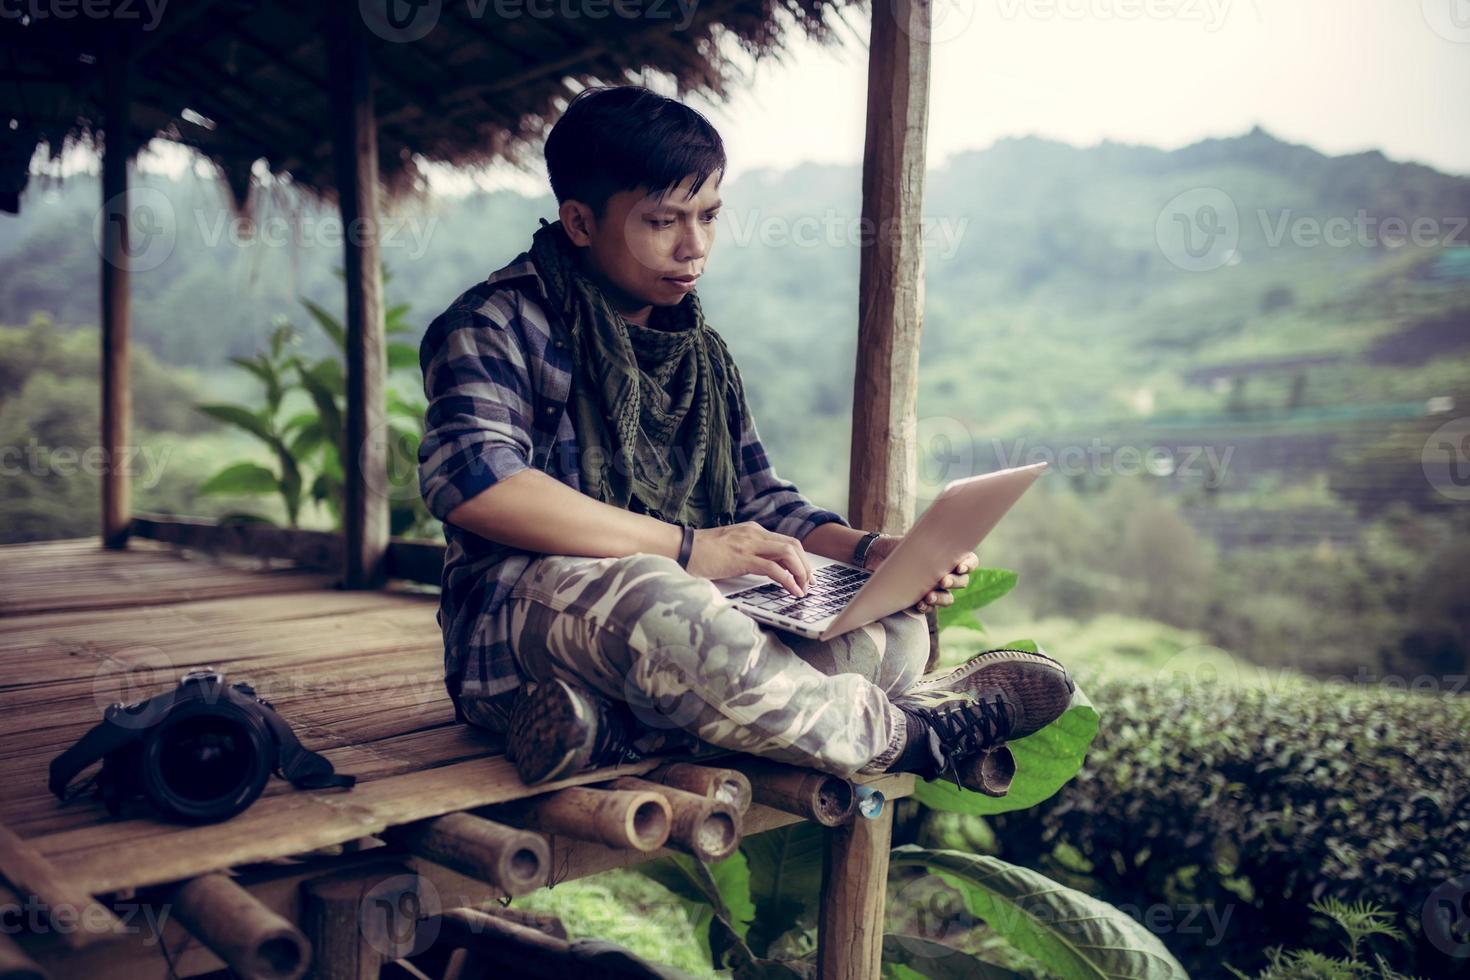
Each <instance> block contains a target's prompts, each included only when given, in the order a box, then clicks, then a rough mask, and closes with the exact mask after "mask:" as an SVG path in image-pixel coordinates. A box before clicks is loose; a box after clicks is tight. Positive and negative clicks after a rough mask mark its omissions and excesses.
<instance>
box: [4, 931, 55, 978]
mask: <svg viewBox="0 0 1470 980" xmlns="http://www.w3.org/2000/svg"><path fill="white" fill-rule="evenodd" d="M47 977H48V974H47V973H46V971H45V970H43V969H41V967H40V966H39V965H38V964H37V963H36V961H35V960H33V959H31V958H30V957H29V956H27V955H26V951H25V950H23V949H21V948H20V944H19V943H17V942H16V941H15V940H14V939H11V938H10V937H9V936H6V935H0V980H47Z"/></svg>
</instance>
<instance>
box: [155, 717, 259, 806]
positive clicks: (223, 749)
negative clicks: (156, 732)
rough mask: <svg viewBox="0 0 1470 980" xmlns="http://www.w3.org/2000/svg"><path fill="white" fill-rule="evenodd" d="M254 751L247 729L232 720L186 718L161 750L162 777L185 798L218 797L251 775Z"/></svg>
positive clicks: (169, 786) (166, 783)
mask: <svg viewBox="0 0 1470 980" xmlns="http://www.w3.org/2000/svg"><path fill="white" fill-rule="evenodd" d="M254 751H255V748H254V745H253V743H252V742H251V741H250V738H249V736H248V734H247V733H246V731H245V730H244V728H243V727H242V726H241V725H240V724H239V723H238V722H235V721H234V720H232V719H228V718H217V717H209V716H205V715H200V716H197V717H194V718H186V719H185V720H183V721H182V722H180V723H179V724H177V725H175V726H174V729H173V731H171V732H169V737H168V739H167V741H165V742H164V744H163V745H162V747H161V748H160V750H159V753H158V767H159V777H160V778H161V779H162V780H163V782H164V785H166V786H168V788H169V789H170V790H171V791H172V792H174V793H176V794H177V795H178V796H179V797H180V798H182V799H185V800H190V801H192V802H195V803H206V802H208V801H210V800H217V799H219V798H220V797H222V796H228V795H230V793H231V791H232V790H234V789H235V787H237V786H239V785H240V784H241V783H242V782H243V781H244V780H245V779H247V778H248V777H249V775H250V770H251V765H250V757H251V755H252V754H253V753H254Z"/></svg>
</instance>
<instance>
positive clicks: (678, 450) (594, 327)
mask: <svg viewBox="0 0 1470 980" xmlns="http://www.w3.org/2000/svg"><path fill="white" fill-rule="evenodd" d="M541 225H542V227H541V228H539V229H537V231H536V233H535V235H534V236H533V238H532V244H531V249H530V255H531V259H532V261H533V262H534V263H535V265H536V271H537V273H538V274H539V275H540V276H541V279H542V281H543V282H544V283H545V284H546V290H547V294H548V296H549V298H550V300H551V304H552V306H553V307H554V308H555V309H556V311H557V313H559V314H560V316H561V319H562V322H563V323H564V324H565V325H566V326H567V328H568V331H569V333H570V335H571V350H572V361H573V370H572V390H571V398H570V407H571V410H572V412H573V415H572V422H573V427H574V429H575V430H576V433H577V442H578V447H579V450H580V453H581V466H580V470H581V477H582V490H583V492H584V493H587V494H589V495H590V496H592V497H595V498H596V499H598V500H601V501H603V502H604V503H609V504H613V505H615V506H617V507H621V508H623V509H625V510H629V509H631V510H635V511H642V512H645V513H648V514H650V515H652V516H654V517H656V518H658V519H659V520H665V521H672V522H674V523H677V524H686V525H690V526H693V527H696V528H699V527H709V526H711V525H715V524H731V523H733V522H734V516H735V508H736V503H737V500H738V497H739V486H738V476H737V473H736V466H735V456H734V447H733V446H732V442H731V438H730V428H729V422H728V414H729V411H728V410H729V401H728V400H727V398H726V395H727V392H731V391H733V392H735V393H736V394H737V396H738V410H739V411H741V412H744V411H745V402H744V386H743V385H741V383H740V375H739V372H738V370H737V369H736V367H735V362H734V360H733V359H732V358H731V357H730V352H729V350H728V348H726V346H725V342H724V340H723V339H722V338H721V337H720V335H719V334H717V333H715V331H714V330H713V329H711V328H710V327H708V326H706V324H705V322H704V314H703V311H702V310H701V309H700V305H699V297H698V296H697V295H696V294H694V293H693V292H691V293H690V294H689V295H688V296H686V297H685V298H684V300H683V301H682V302H681V303H679V305H678V306H675V307H655V308H654V311H653V315H652V316H651V317H650V318H649V322H650V324H653V323H658V324H659V326H661V327H664V328H665V329H658V328H657V327H654V326H648V327H643V326H639V325H638V324H636V323H629V322H628V321H627V320H625V319H624V318H623V316H622V315H621V314H620V313H619V312H618V311H617V310H616V309H615V308H614V307H613V305H612V304H611V303H610V302H609V300H608V298H607V295H606V294H605V293H604V292H603V291H602V290H601V289H600V288H599V287H598V286H597V284H596V283H595V282H593V281H592V280H591V279H590V278H588V277H587V276H586V275H585V274H583V272H582V270H581V267H580V266H579V265H578V264H577V262H578V260H577V255H576V250H577V248H578V246H576V245H574V244H573V243H572V241H571V239H569V238H568V237H567V235H566V231H565V229H563V227H562V223H561V222H560V221H557V222H555V223H548V222H547V221H546V219H545V218H542V219H541Z"/></svg>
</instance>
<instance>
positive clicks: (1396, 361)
mask: <svg viewBox="0 0 1470 980" xmlns="http://www.w3.org/2000/svg"><path fill="white" fill-rule="evenodd" d="M136 186H137V188H138V199H139V200H143V199H145V198H146V199H147V200H148V201H149V202H151V205H152V206H154V207H155V208H156V209H157V210H158V211H160V212H162V213H163V214H164V217H165V218H167V219H171V224H168V227H169V228H171V229H172V231H171V234H172V236H173V238H172V242H171V247H170V248H168V249H167V250H166V251H167V254H166V255H165V256H164V257H163V258H162V259H161V260H160V261H159V262H158V263H157V264H156V267H153V268H147V269H142V270H140V271H138V272H136V273H135V274H134V276H133V289H134V294H135V297H136V307H135V317H134V335H135V337H136V339H137V342H139V343H142V344H146V345H147V346H149V347H150V348H151V349H153V350H154V351H155V352H156V353H157V354H158V356H159V357H160V358H161V359H163V360H165V361H168V362H173V363H182V364H194V365H201V366H204V367H221V366H223V365H225V364H226V363H227V362H226V358H227V357H228V356H230V355H241V354H248V353H249V352H251V351H252V350H254V349H255V348H256V347H257V346H259V345H260V344H261V343H263V342H264V338H265V337H266V335H267V333H268V331H269V329H270V323H271V319H272V317H275V316H288V317H291V318H293V319H294V320H296V322H298V324H301V325H303V328H304V330H305V331H306V332H307V333H308V336H310V330H311V328H310V327H308V326H306V324H307V322H308V321H307V319H306V318H305V317H304V316H302V311H301V309H300V306H299V303H298V297H303V296H304V297H308V298H311V299H313V300H316V301H317V302H320V303H323V304H324V305H326V306H328V307H329V308H332V309H340V306H341V298H340V285H339V283H338V282H337V280H336V279H335V277H334V276H333V274H332V270H333V268H334V267H336V266H337V265H338V264H339V262H340V247H339V244H338V242H339V240H340V234H341V231H340V228H338V227H337V226H336V223H335V214H334V213H333V212H332V211H331V210H330V209H324V208H322V207H321V206H319V205H317V204H315V203H312V202H309V201H308V202H303V201H299V200H295V199H293V196H292V194H291V193H290V192H289V190H285V191H281V190H278V191H277V193H275V194H274V195H272V196H270V197H269V198H266V199H262V200H260V201H258V202H257V204H256V211H255V214H254V218H255V221H256V227H257V233H256V235H255V236H254V237H241V236H240V235H239V234H237V232H238V231H239V228H238V226H237V224H236V222H237V218H238V216H236V215H234V214H233V212H231V210H230V209H229V206H228V204H227V200H228V198H227V197H226V195H225V194H224V193H223V192H222V190H221V188H220V187H219V186H218V185H217V184H216V183H215V182H213V181H212V180H208V179H203V178H199V177H195V176H193V175H192V174H189V175H186V176H185V177H184V178H183V179H181V180H178V181H172V180H168V179H165V178H162V177H158V176H149V175H143V176H142V177H141V178H139V179H138V180H137V182H136ZM723 196H724V198H725V201H726V202H727V204H726V210H725V213H724V215H723V216H722V218H721V219H720V220H721V237H720V240H719V242H718V243H717V245H716V251H715V252H714V254H713V255H712V257H711V261H710V263H709V274H708V276H707V278H706V279H705V280H704V283H703V284H702V285H701V288H700V295H701V298H702V300H703V302H704V307H705V310H706V313H707V315H708V317H709V318H710V321H711V323H712V324H713V325H714V326H715V327H716V329H718V330H720V331H721V333H722V334H723V335H724V336H726V337H727V338H728V340H729V342H730V344H731V346H732V348H733V349H734V350H735V352H736V355H737V357H738V358H739V360H740V363H741V366H742V370H743V372H744V374H745V375H746V377H747V383H748V385H749V386H750V388H751V389H752V391H753V393H754V394H755V396H756V398H757V401H756V404H757V406H758V412H759V417H760V419H761V424H762V429H763V432H765V433H767V435H768V438H771V439H772V441H773V442H775V443H777V444H785V445H787V446H797V445H801V446H804V447H805V446H811V445H813V444H814V443H816V444H820V445H821V447H822V448H821V450H820V451H819V452H817V453H815V454H812V453H806V455H807V456H808V458H810V459H811V462H810V463H809V464H806V465H810V466H811V467H812V472H814V473H817V474H818V475H817V476H816V477H814V478H815V479H818V480H829V479H830V480H832V481H840V480H842V479H845V466H842V465H836V464H833V463H831V462H830V461H831V460H836V459H842V458H845V453H846V439H847V429H846V426H847V420H848V417H849V412H850V405H851V397H852V363H853V355H854V345H855V329H856V328H855V324H856V317H857V301H856V289H857V270H858V251H857V247H858V243H859V242H860V240H861V237H860V236H861V233H862V229H861V226H860V222H859V218H860V208H861V171H860V168H859V167H857V166H832V165H817V164H807V165H802V166H798V167H795V168H793V169H791V170H789V171H784V172H779V173H775V172H770V171H756V172H752V173H748V174H745V175H743V176H742V177H741V178H740V179H738V180H735V181H732V182H731V184H730V185H729V186H728V187H726V188H725V189H724V193H723ZM97 197H98V187H97V183H96V181H95V180H94V179H92V178H89V177H85V176H83V177H73V178H70V179H68V180H67V181H66V183H65V184H64V185H63V186H62V187H60V188H58V189H49V190H48V189H45V188H43V187H41V186H40V181H33V182H32V185H31V188H30V189H29V190H28V191H27V193H26V195H25V197H24V199H23V205H22V210H21V214H20V215H19V216H18V217H17V216H8V215H6V216H0V322H5V323H11V324H16V323H24V322H25V321H27V320H29V319H30V318H31V317H32V316H34V315H37V314H46V315H49V316H51V317H53V318H54V319H55V320H56V321H57V322H58V323H59V324H62V325H63V326H73V325H92V324H94V323H95V321H96V302H97V288H98V287H97V264H98V256H97V252H96V249H95V247H94V245H93V242H92V236H91V222H92V221H93V220H94V219H95V211H96V205H97ZM160 202H162V203H160ZM1466 215H1470V179H1467V178H1466V177H1464V176H1455V175H1448V174H1443V173H1439V172H1436V171H1434V170H1432V169H1430V168H1428V167H1424V166H1421V165H1419V164H1412V163H1400V162H1395V161H1392V160H1389V159H1387V158H1385V157H1384V156H1383V155H1382V154H1381V153H1377V152H1368V153H1359V154H1353V155H1347V156H1335V157H1334V156H1328V155H1325V154H1322V153H1319V152H1317V151H1315V150H1312V149H1310V148H1309V147H1305V146H1300V145H1293V144H1290V143H1286V142H1283V141H1281V140H1279V139H1277V138H1275V137H1274V136H1272V135H1270V134H1269V133H1267V132H1265V131H1264V130H1261V129H1259V128H1257V129H1253V130H1251V131H1250V132H1248V133H1245V134H1243V135H1240V136H1236V137H1232V138H1226V139H1209V140H1204V141H1201V142H1199V143H1196V144H1194V145H1191V146H1188V147H1184V148H1182V149H1179V150H1174V151H1163V150H1159V149H1155V148H1150V147H1144V146H1129V145H1123V144H1118V143H1112V142H1105V143H1102V144H1101V145H1098V146H1095V147H1090V148H1077V147H1073V146H1069V145H1066V144H1063V143H1059V142H1055V141H1052V140H1046V139H1040V138H1036V137H1024V138H1016V139H1005V140H1001V141H999V142H997V143H996V144H994V145H993V146H990V147H988V148H986V149H984V150H977V151H973V152H968V153H962V154H959V155H957V156H954V157H952V158H951V159H950V160H949V161H948V162H947V163H946V165H945V166H943V167H939V168H935V169H934V170H933V171H931V173H930V174H929V179H928V183H927V188H926V192H925V199H924V207H923V217H924V221H925V229H926V239H925V240H926V243H927V247H926V257H927V275H926V281H925V310H926V312H925V329H924V341H923V355H922V365H923V372H922V392H921V400H920V408H921V412H922V413H924V414H926V415H929V416H939V415H943V416H947V417H953V418H955V419H957V420H959V421H961V422H962V424H965V425H967V426H969V427H970V428H971V430H972V431H974V432H977V433H984V434H986V435H987V436H989V435H993V434H1007V433H1033V434H1034V433H1041V432H1057V431H1063V430H1076V429H1077V428H1078V427H1079V426H1081V427H1086V426H1088V425H1102V424H1103V422H1104V421H1105V420H1121V421H1127V422H1129V423H1130V424H1132V423H1141V422H1146V421H1147V420H1150V419H1164V418H1168V417H1172V416H1178V415H1180V414H1181V413H1183V414H1185V415H1188V414H1190V413H1194V414H1199V413H1206V414H1208V413H1211V412H1224V411H1225V410H1226V409H1227V408H1228V409H1229V410H1230V411H1232V412H1234V413H1236V414H1235V415H1234V416H1233V417H1235V418H1243V417H1245V416H1244V415H1241V414H1240V413H1247V414H1248V413H1249V412H1251V411H1254V410H1256V409H1263V408H1268V407H1272V406H1286V405H1288V404H1291V405H1295V406H1296V407H1299V408H1300V407H1312V406H1324V405H1333V404H1342V403H1353V404H1380V403H1382V404H1409V403H1422V402H1424V401H1425V400H1426V399H1429V398H1433V397H1446V396H1454V395H1456V394H1458V389H1457V388H1456V385H1457V384H1458V383H1459V382H1458V381H1457V380H1456V379H1458V378H1462V377H1466V376H1470V373H1467V372H1465V371H1464V368H1465V367H1466V363H1465V361H1466V355H1467V351H1470V348H1467V346H1466V344H1467V339H1466V338H1467V322H1470V321H1467V312H1466V311H1467V310H1470V264H1467V262H1466V261H1465V256H1466V255H1467V254H1470V251H1467V249H1466V245H1467V242H1470V232H1467V230H1466V228H1465V227H1464V223H1463V222H1464V216H1466ZM540 217H546V218H548V219H550V218H554V217H555V209H554V206H553V201H552V198H551V197H550V195H549V194H547V195H545V196H543V197H540V198H525V197H521V196H518V195H515V194H511V193H505V192H501V193H491V194H475V195H471V196H468V197H465V198H462V199H455V200H436V201H430V202H428V203H426V204H419V205H406V206H405V207H404V208H403V209H402V211H401V212H400V213H399V214H398V215H397V216H396V217H390V218H389V219H388V227H389V229H390V232H391V234H392V240H391V242H390V243H389V244H387V245H386V246H385V247H384V249H383V254H384V258H385V262H386V263H387V265H388V268H389V269H390V271H391V273H392V281H391V282H390V284H389V286H388V293H389V297H390V299H391V300H393V301H394V302H407V303H409V304H411V309H412V313H411V318H412V319H414V320H415V321H416V322H417V323H418V324H419V325H420V326H421V327H422V326H425V325H427V323H428V321H429V320H430V319H431V318H432V317H433V316H434V314H436V313H437V312H438V311H439V310H440V309H442V308H443V307H444V306H445V305H446V304H447V303H448V302H449V301H450V300H451V299H452V298H453V297H454V296H455V295H456V294H458V293H459V292H460V291H461V290H463V289H465V288H466V287H468V286H469V285H470V284H472V283H474V282H475V281H477V280H479V279H480V278H482V277H483V276H485V275H486V274H487V273H488V272H490V271H491V270H493V269H495V268H497V267H499V266H500V265H502V264H504V263H505V262H506V261H508V260H509V259H510V258H512V257H513V256H514V255H515V254H516V253H517V252H519V251H521V250H522V249H524V248H525V247H527V246H528V245H529V242H530V236H531V234H532V232H534V230H535V229H536V227H538V221H537V219H538V218H540ZM165 223H166V224H167V222H165ZM1425 324H1429V325H1428V326H1426V325H1425ZM1400 336H1404V337H1408V338H1411V340H1412V343H1410V344H1409V345H1408V346H1403V347H1401V348H1398V347H1396V340H1395V338H1398V337H1400ZM310 342H311V343H313V344H316V345H318V349H320V350H323V351H325V349H326V348H325V344H324V342H323V341H322V340H321V339H320V338H315V337H312V338H311V340H310ZM1389 349H1396V350H1397V354H1396V355H1395V354H1386V353H1385V351H1386V350H1389ZM1302 359H1306V361H1303V362H1302V363H1306V364H1309V365H1310V366H1308V367H1304V368H1302V369H1301V370H1294V369H1288V368H1286V367H1278V368H1273V367H1272V365H1275V364H1278V362H1280V363H1282V364H1288V365H1289V364H1291V363H1295V362H1298V361H1302ZM1243 364H1249V365H1255V366H1256V367H1255V368H1253V369H1251V370H1247V369H1245V368H1242V367H1239V365H1243ZM1298 375H1300V376H1301V380H1297V377H1298ZM1237 377H1239V378H1243V379H1245V380H1242V381H1235V380H1232V379H1234V378H1237ZM1462 397H1463V398H1464V399H1465V400H1463V401H1461V402H1460V404H1462V405H1463V404H1467V403H1470V395H1465V396H1462ZM1121 421H1120V422H1119V423H1118V424H1121ZM1109 424H1112V423H1109ZM832 485H835V483H834V484H832Z"/></svg>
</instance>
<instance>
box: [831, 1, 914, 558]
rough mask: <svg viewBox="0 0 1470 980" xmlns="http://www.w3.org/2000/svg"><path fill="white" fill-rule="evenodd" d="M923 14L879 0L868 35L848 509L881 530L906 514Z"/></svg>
mask: <svg viewBox="0 0 1470 980" xmlns="http://www.w3.org/2000/svg"><path fill="white" fill-rule="evenodd" d="M900 19H902V20H903V23H902V24H900V23H899V21H900ZM929 20H930V0H879V2H877V3H874V4H873V28H872V33H871V36H870V39H869V42H868V127H867V140H866V144H865V145H864V147H863V220H862V227H863V230H864V234H865V235H871V236H873V237H872V241H871V243H866V242H865V243H864V245H863V247H862V249H861V253H860V254H861V263H860V268H859V280H858V347H857V370H856V374H855V376H854V380H853V402H852V451H851V455H850V457H849V463H848V498H847V499H848V504H847V510H848V519H849V520H850V521H851V522H852V525H853V526H854V527H861V528H867V529H869V530H876V531H883V532H884V533H886V534H903V533H904V532H905V531H907V530H908V528H909V525H910V524H912V523H913V518H914V479H915V446H914V438H915V427H916V423H917V419H918V385H919V334H920V332H921V329H922V327H923V310H924V251H923V241H922V236H921V215H920V212H921V211H922V209H923V203H924V138H925V134H926V133H927V131H928V117H929V45H928V43H927V41H926V40H925V39H926V38H927V37H928V25H929Z"/></svg>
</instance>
